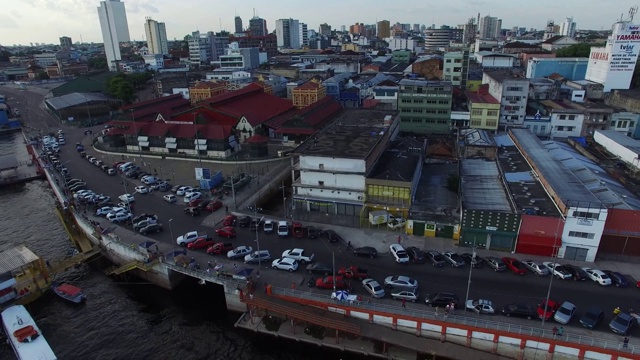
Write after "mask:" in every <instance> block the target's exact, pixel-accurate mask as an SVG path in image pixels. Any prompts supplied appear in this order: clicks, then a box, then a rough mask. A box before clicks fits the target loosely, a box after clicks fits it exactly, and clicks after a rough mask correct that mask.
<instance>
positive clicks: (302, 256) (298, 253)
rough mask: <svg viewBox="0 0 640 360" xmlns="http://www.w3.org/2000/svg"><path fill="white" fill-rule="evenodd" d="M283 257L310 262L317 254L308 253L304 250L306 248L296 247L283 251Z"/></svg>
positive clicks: (304, 262)
mask: <svg viewBox="0 0 640 360" xmlns="http://www.w3.org/2000/svg"><path fill="white" fill-rule="evenodd" d="M282 257H283V258H291V259H294V260H297V261H300V262H301V263H303V264H306V263H310V262H312V261H313V258H314V257H315V254H311V255H308V254H307V253H305V252H304V249H300V248H296V249H289V250H285V251H284V252H283V253H282Z"/></svg>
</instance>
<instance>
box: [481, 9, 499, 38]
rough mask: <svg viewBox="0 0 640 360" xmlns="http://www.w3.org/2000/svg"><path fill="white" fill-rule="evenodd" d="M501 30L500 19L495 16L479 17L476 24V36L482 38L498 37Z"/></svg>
mask: <svg viewBox="0 0 640 360" xmlns="http://www.w3.org/2000/svg"><path fill="white" fill-rule="evenodd" d="M501 30H502V19H498V18H497V17H491V16H488V15H487V16H485V17H483V18H480V23H479V24H478V38H479V39H482V40H493V39H497V38H498V37H500V31H501Z"/></svg>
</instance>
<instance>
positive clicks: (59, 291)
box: [51, 283, 87, 304]
mask: <svg viewBox="0 0 640 360" xmlns="http://www.w3.org/2000/svg"><path fill="white" fill-rule="evenodd" d="M51 289H53V292H55V293H56V295H58V296H60V297H61V298H63V299H65V300H67V301H71V302H72V303H75V304H82V303H83V302H85V300H87V296H86V295H85V294H84V293H83V292H82V289H80V288H79V287H76V286H73V285H71V284H67V283H62V284H53V285H51Z"/></svg>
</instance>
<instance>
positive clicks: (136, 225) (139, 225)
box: [133, 218, 156, 232]
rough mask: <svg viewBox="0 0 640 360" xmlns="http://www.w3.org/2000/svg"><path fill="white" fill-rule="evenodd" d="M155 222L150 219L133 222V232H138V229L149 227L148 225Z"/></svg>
mask: <svg viewBox="0 0 640 360" xmlns="http://www.w3.org/2000/svg"><path fill="white" fill-rule="evenodd" d="M155 223H156V220H155V219H152V218H148V219H144V220H140V221H138V222H134V223H133V231H138V232H139V231H140V229H142V228H143V227H145V226H147V225H150V224H155Z"/></svg>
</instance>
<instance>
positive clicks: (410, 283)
mask: <svg viewBox="0 0 640 360" xmlns="http://www.w3.org/2000/svg"><path fill="white" fill-rule="evenodd" d="M384 286H385V287H387V288H388V289H393V288H405V289H417V288H418V281H417V280H416V279H413V278H410V277H408V276H404V275H399V276H398V275H395V276H387V277H386V278H385V279H384Z"/></svg>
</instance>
